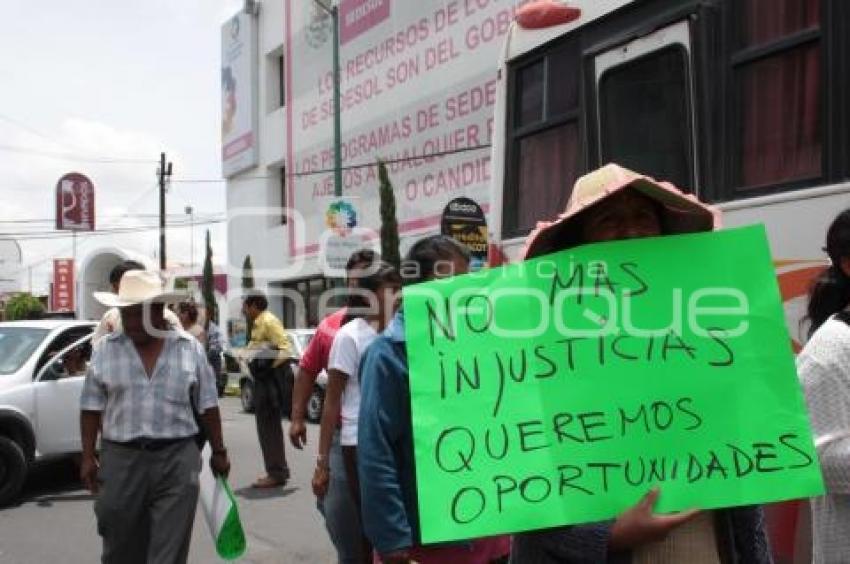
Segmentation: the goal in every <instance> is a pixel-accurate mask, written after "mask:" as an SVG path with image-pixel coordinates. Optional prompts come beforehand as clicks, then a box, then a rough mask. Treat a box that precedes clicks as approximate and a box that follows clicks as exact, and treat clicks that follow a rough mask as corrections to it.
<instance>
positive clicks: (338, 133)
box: [313, 0, 342, 198]
mask: <svg viewBox="0 0 850 564" xmlns="http://www.w3.org/2000/svg"><path fill="white" fill-rule="evenodd" d="M313 1H314V2H315V3H316V5H318V6H319V7H320V8H321V9H322V10H324V11H325V12H326V13H327V14H330V16H331V23H332V25H333V33H334V35H333V74H334V196H335V197H337V198H339V197H340V196H342V122H341V119H340V117H341V116H340V113H341V108H340V105H341V104H340V96H341V94H340V78H339V77H340V70H339V8H338V7H337V6H336V5H330V6H328V5H327V4H325V3H324V2H321V1H320V0H313Z"/></svg>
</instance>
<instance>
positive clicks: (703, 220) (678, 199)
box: [521, 164, 720, 259]
mask: <svg viewBox="0 0 850 564" xmlns="http://www.w3.org/2000/svg"><path fill="white" fill-rule="evenodd" d="M627 188H628V189H634V190H637V191H638V192H640V193H641V194H643V195H644V196H646V197H648V198H650V199H651V200H653V201H655V202H656V203H658V204H659V209H660V210H661V213H662V217H661V218H660V219H661V222H662V225H663V229H664V235H672V234H680V233H697V232H701V231H712V230H714V229H718V228H720V211H719V210H717V209H716V208H714V207H713V206H709V205H707V204H704V203H702V202H700V201H699V200H698V199H697V197H696V196H694V195H693V194H685V193H684V192H683V191H682V190H680V189H679V188H676V187H675V186H674V185H673V184H670V183H669V182H658V181H656V180H655V179H654V178H650V177H649V176H645V175H642V174H638V173H637V172H634V171H632V170H629V169H627V168H624V167H621V166H620V165H617V164H607V165H605V166H603V167H602V168H599V169H597V170H594V171H593V172H589V173H587V174H585V175H584V176H582V177H581V178H579V179H578V180H577V181H576V183H575V186H574V187H573V192H572V194H570V199H569V201H568V202H567V207H566V209H565V210H564V212H563V213H562V214H560V215H559V216H558V217H557V218H555V220H554V221H540V222H538V223H537V226H536V227H535V229H534V230H533V231H532V232H531V233H530V234H529V235H528V238H527V239H526V242H525V247H524V248H523V250H522V253H521V257H522V258H523V259H530V258H534V257H538V256H541V255H545V254H548V253H552V252H555V251H560V250H564V249H568V248H570V247H575V246H577V245H580V244H582V243H583V241H582V240H581V224H582V216H583V215H584V214H585V213H586V212H587V210H589V209H591V208H594V207H596V206H599V205H601V204H603V203H604V202H605V200H606V199H608V198H610V197H612V196H614V195H615V194H617V193H619V192H621V191H623V190H625V189H627Z"/></svg>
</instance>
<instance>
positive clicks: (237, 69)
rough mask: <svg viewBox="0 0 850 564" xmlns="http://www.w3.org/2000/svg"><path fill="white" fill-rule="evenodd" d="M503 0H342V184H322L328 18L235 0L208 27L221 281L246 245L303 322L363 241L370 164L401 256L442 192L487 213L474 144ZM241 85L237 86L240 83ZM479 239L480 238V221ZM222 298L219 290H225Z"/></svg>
mask: <svg viewBox="0 0 850 564" xmlns="http://www.w3.org/2000/svg"><path fill="white" fill-rule="evenodd" d="M522 3H523V2H520V1H513V0H458V1H446V0H427V1H424V2H402V1H399V0H342V1H340V2H339V3H338V8H339V22H340V23H339V32H340V33H339V44H340V91H341V95H340V105H341V108H342V111H341V112H340V121H341V131H342V135H341V149H340V155H341V158H342V175H341V176H342V179H341V180H342V186H341V188H342V190H341V195H335V179H334V123H333V122H334V119H333V117H334V98H333V90H334V89H333V82H334V81H333V72H332V69H333V65H332V61H333V27H332V19H331V17H330V15H329V14H328V13H327V12H326V11H325V10H324V9H323V8H322V7H321V6H320V4H319V2H317V1H314V0H264V1H262V2H248V3H246V6H245V8H244V9H243V10H242V11H240V13H238V14H236V15H235V16H234V17H233V18H232V19H230V20H229V21H227V22H225V24H224V25H223V27H222V135H223V143H222V161H223V170H224V174H225V177H226V178H227V207H228V221H229V223H228V256H229V262H230V266H229V269H228V275H229V277H230V280H229V287H230V288H231V289H236V290H237V292H238V290H239V288H240V286H241V277H242V264H243V261H244V260H245V258H246V257H247V256H250V257H251V263H252V265H253V277H254V281H255V284H256V286H257V287H258V288H261V289H264V290H266V291H267V292H268V293H269V295H270V305H271V308H272V310H273V311H275V312H276V313H277V314H279V315H281V316H282V318H283V319H284V321H285V322H286V323H287V325H288V326H292V327H304V326H312V325H315V324H316V323H317V321H318V320H319V318H320V313H321V311H322V309H323V304H324V303H326V302H327V303H335V302H334V299H333V298H331V297H330V296H328V294H327V292H326V290H328V289H330V288H334V287H336V286H338V285H339V284H340V277H341V272H340V271H339V269H338V268H334V267H338V266H339V265H340V264H342V263H344V259H345V256H346V255H347V254H348V253H349V252H350V251H351V250H352V249H356V248H358V247H362V246H370V245H371V246H374V247H375V248H377V247H378V238H377V231H378V230H379V228H380V214H379V207H380V204H379V196H378V186H379V182H378V167H377V161H378V160H379V159H381V160H383V161H385V162H386V166H387V168H388V172H389V177H390V181H391V183H392V185H393V188H394V194H395V199H396V209H397V219H398V224H399V231H400V236H401V237H400V239H401V251H402V253H403V252H404V251H405V250H406V249H407V248H408V247H409V246H410V244H411V243H412V242H413V241H415V240H416V239H418V238H420V237H422V236H424V235H428V234H432V233H436V232H439V231H440V226H441V219H442V218H443V214H444V211H445V210H446V208H447V206H448V204H449V202H451V201H452V200H453V199H455V198H460V197H465V198H469V199H471V200H473V201H474V202H475V203H476V204H478V205H479V206H480V208H481V209H483V211H484V213H485V214H489V213H490V209H489V208H490V205H489V190H490V140H491V136H492V132H493V127H494V124H493V113H494V111H493V110H494V105H495V103H496V84H497V69H498V60H499V56H500V53H501V52H502V50H503V48H504V45H505V40H506V37H507V35H508V34H509V32H510V29H511V22H512V21H513V16H514V12H515V9H516V8H517V6H519V5H520V4H522ZM246 83H247V84H246ZM482 233H484V235H483V236H484V237H486V232H482ZM234 299H235V298H234Z"/></svg>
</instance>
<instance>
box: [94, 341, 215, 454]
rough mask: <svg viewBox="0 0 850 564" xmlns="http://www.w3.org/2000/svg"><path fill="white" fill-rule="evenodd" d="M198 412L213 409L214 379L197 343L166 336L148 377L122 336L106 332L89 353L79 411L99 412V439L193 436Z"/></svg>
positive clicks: (134, 352) (133, 350)
mask: <svg viewBox="0 0 850 564" xmlns="http://www.w3.org/2000/svg"><path fill="white" fill-rule="evenodd" d="M190 393H194V394H195V401H196V402H197V406H198V411H200V412H201V413H203V412H204V411H206V410H207V409H210V408H212V407H216V406H217V405H218V396H217V394H216V386H215V377H214V376H213V372H212V369H211V368H210V365H209V362H207V357H206V354H205V353H204V349H203V347H202V346H201V344H200V343H199V342H198V341H197V340H196V339H194V338H193V337H192V336H191V335H189V334H188V333H186V332H184V331H170V332H169V333H168V336H167V337H166V338H165V342H164V343H163V347H162V351H161V352H160V355H159V358H158V359H157V362H156V366H155V368H154V371H153V375H152V376H151V378H148V377H147V375H146V373H145V369H144V366H143V365H142V359H141V357H140V356H139V353H138V352H137V351H136V348H135V346H134V345H133V343H132V342H131V341H130V339H129V338H128V337H127V336H126V335H125V334H124V333H120V332H119V333H112V334H110V335H108V336H107V337H105V338H104V339H103V340H102V341H100V342H99V343H98V344H97V346H95V348H94V352H93V354H92V359H91V363H90V364H89V369H88V373H87V374H86V380H85V384H84V385H83V392H82V396H81V397H80V409H81V410H84V411H100V412H102V413H103V438H104V439H107V440H111V441H118V442H126V441H131V440H133V439H138V438H143V437H144V438H151V439H176V438H181V437H190V436H192V435H194V434H196V433H197V432H198V427H197V424H196V423H195V417H194V413H193V411H192V403H191V400H190Z"/></svg>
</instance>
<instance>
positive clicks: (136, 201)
mask: <svg viewBox="0 0 850 564" xmlns="http://www.w3.org/2000/svg"><path fill="white" fill-rule="evenodd" d="M157 188H159V185H158V184H154V185H153V186H149V187H148V188H147V189H146V190H142V191H141V193H140V194H139V196H138V197H137V198H136V199H134V200H133V201H132V202H130V203H129V204H128V205H127V208H126V209H127V211H126V212H124V214H122V215H121V216H119V218H118V219H119V220H120V219H121V218H124V217H129V215H130V211H129V210H131V209H133V208H134V207H135V206H136V205H138V204H140V203H141V202H142V200H144V199H145V198H147V197H148V196H149V195H150V193H151V192H153V191H154V190H156V189H157ZM105 227H106V226H102V227H101V228H102V229H103V228H105ZM79 238H80V239H83V241H82V243H86V242H87V241H88V239H87V238H86V234H84V235H82V236H81V237H79ZM71 248H72V247H71V246H67V247H65V248H64V249H61V251H62V254H67V251H68V250H70V249H71ZM55 256H57V252H56V251H55V250H54V251H53V252H50V253H47V254H44V255H42V256H41V257H39V258H37V259H35V260H33V261H32V262H30V263H28V264H27V265H22V266H21V268H20V269H18V270H16V271H15V274H17V273H20V272H23V271H24V270H28V269H30V268H34V267H37V266H40V265H42V264H44V263H47V262H50V261H51V260H53V257H55Z"/></svg>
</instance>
